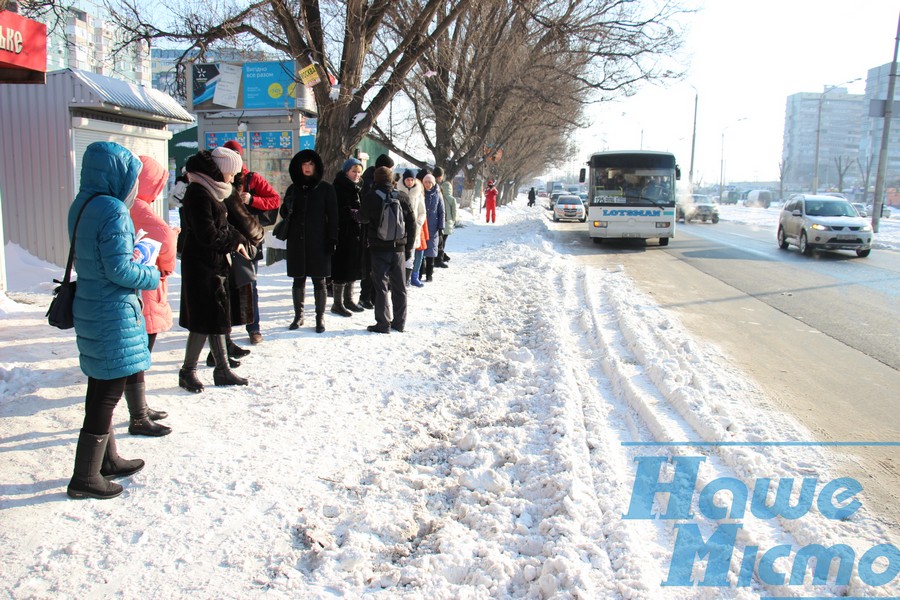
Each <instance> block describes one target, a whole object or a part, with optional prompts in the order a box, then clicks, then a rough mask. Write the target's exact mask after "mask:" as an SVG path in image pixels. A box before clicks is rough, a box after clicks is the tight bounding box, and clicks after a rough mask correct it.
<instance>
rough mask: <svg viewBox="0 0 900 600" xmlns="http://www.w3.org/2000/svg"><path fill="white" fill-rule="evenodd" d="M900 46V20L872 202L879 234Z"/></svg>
mask: <svg viewBox="0 0 900 600" xmlns="http://www.w3.org/2000/svg"><path fill="white" fill-rule="evenodd" d="M898 46H900V20H898V22H897V37H896V38H895V39H894V60H892V61H891V72H890V75H888V89H887V99H886V100H885V103H884V128H883V129H882V130H881V150H880V151H879V153H878V171H876V175H875V198H874V199H873V200H872V231H874V232H875V233H878V225H879V223H880V222H881V209H882V207H883V206H884V199H883V198H882V196H884V175H885V172H886V171H887V153H888V137H889V136H890V133H891V116H892V115H893V113H894V107H893V104H894V83H895V81H896V80H897V49H898Z"/></svg>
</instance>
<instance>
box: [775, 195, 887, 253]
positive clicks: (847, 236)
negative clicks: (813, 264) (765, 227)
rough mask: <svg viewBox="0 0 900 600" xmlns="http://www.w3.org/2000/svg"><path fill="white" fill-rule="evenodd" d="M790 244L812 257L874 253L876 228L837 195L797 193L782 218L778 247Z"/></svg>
mask: <svg viewBox="0 0 900 600" xmlns="http://www.w3.org/2000/svg"><path fill="white" fill-rule="evenodd" d="M790 244H794V245H795V246H797V247H798V248H800V252H802V253H803V254H806V255H809V254H812V252H813V250H855V251H856V255H857V256H859V257H865V256H868V255H869V253H870V252H871V251H872V227H871V225H869V223H868V221H866V220H865V219H863V218H862V217H860V216H859V214H858V213H857V212H856V209H855V208H853V205H851V204H850V203H849V202H847V201H846V200H843V199H841V198H835V197H833V196H820V195H814V194H795V195H793V196H791V198H790V199H789V200H788V201H787V202H786V203H785V204H784V207H783V208H782V209H781V214H780V215H779V216H778V245H779V246H780V247H781V249H782V250H787V248H788V246H789V245H790Z"/></svg>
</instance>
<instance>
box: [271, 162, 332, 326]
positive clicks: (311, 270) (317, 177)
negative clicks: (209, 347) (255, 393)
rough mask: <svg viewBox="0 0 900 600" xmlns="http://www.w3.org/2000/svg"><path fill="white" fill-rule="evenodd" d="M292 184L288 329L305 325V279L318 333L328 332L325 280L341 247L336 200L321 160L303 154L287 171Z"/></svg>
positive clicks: (287, 200) (287, 207) (286, 213)
mask: <svg viewBox="0 0 900 600" xmlns="http://www.w3.org/2000/svg"><path fill="white" fill-rule="evenodd" d="M288 173H290V175H291V181H292V182H293V184H291V186H290V187H288V189H287V191H286V192H285V193H284V201H283V202H282V204H281V209H280V212H281V217H282V218H283V219H286V220H288V221H289V222H288V237H287V240H285V242H286V244H287V250H286V255H287V274H288V276H289V277H293V278H294V283H293V287H292V290H291V295H292V298H293V302H294V320H293V321H292V322H291V325H290V327H289V329H297V328H298V327H300V325H302V324H303V302H304V298H305V292H306V278H307V277H311V278H312V280H313V295H314V297H315V301H316V333H322V332H323V331H325V303H326V301H327V300H328V297H327V291H326V289H325V278H326V277H330V276H331V257H332V255H333V254H334V251H335V249H336V248H337V243H338V214H337V199H336V198H335V195H334V188H333V187H332V186H331V184H330V183H328V182H326V181H322V175H323V173H324V168H323V165H322V159H321V157H320V156H319V155H318V154H317V153H316V152H315V151H313V150H301V151H300V152H298V153H297V154H296V155H294V158H293V159H291V164H290V166H289V167H288Z"/></svg>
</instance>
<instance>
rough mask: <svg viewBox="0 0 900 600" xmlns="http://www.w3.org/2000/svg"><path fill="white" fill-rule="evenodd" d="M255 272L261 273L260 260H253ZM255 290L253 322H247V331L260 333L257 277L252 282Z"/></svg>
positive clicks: (252, 287)
mask: <svg viewBox="0 0 900 600" xmlns="http://www.w3.org/2000/svg"><path fill="white" fill-rule="evenodd" d="M253 272H254V273H259V261H258V260H254V261H253ZM250 286H251V289H252V290H253V322H252V323H247V333H259V289H258V288H257V287H256V278H255V277H254V278H253V283H251V284H250Z"/></svg>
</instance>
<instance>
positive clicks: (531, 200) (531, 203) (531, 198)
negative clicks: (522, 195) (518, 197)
mask: <svg viewBox="0 0 900 600" xmlns="http://www.w3.org/2000/svg"><path fill="white" fill-rule="evenodd" d="M535 200H537V192H535V191H534V188H531V189H530V190H528V206H534V202H535Z"/></svg>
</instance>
